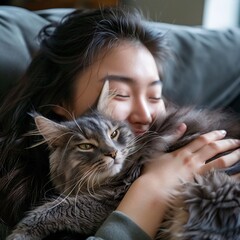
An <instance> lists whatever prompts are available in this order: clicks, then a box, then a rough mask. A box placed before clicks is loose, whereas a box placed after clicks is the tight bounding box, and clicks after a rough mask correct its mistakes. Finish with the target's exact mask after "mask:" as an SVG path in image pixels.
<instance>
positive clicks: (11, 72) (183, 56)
mask: <svg viewBox="0 0 240 240" xmlns="http://www.w3.org/2000/svg"><path fill="white" fill-rule="evenodd" d="M70 11H72V9H48V10H41V11H37V12H31V11H28V10H26V9H22V8H17V7H9V6H0V102H1V101H2V100H3V98H4V96H5V94H6V93H7V92H8V90H9V89H10V88H11V86H13V85H14V84H15V83H16V81H17V80H18V79H19V78H20V77H21V75H22V74H23V72H24V71H25V69H26V68H27V66H28V64H29V62H30V61H31V59H32V57H33V56H34V54H35V53H36V51H37V49H38V41H37V38H36V36H37V33H38V32H39V30H40V29H41V28H42V27H43V26H44V25H46V24H48V23H49V22H51V21H58V20H60V19H61V18H62V17H63V16H64V15H65V14H66V13H68V12H70ZM146 24H149V25H150V26H152V28H153V29H154V30H155V31H162V32H164V33H165V34H166V37H167V38H168V40H169V45H170V47H171V48H172V51H173V55H174V56H175V60H173V59H172V60H169V61H168V62H167V63H166V69H165V75H164V79H163V80H164V94H165V95H166V96H167V97H168V98H170V99H171V100H173V101H175V102H177V103H179V104H181V105H189V104H196V105H197V106H199V107H202V106H204V107H209V108H218V107H231V108H232V109H234V110H235V111H238V112H239V113H240V29H238V28H234V29H226V30H221V31H220V30H219V31H211V30H205V29H201V28H199V27H186V26H177V25H172V24H164V23H158V22H146ZM0 195H1V193H0ZM1 207H4V206H1ZM0 222H1V221H0ZM4 231H5V230H4V229H3V227H2V228H1V227H0V235H1V234H2V237H1V236H0V239H4V237H3V235H4ZM1 232H2V233H1Z"/></svg>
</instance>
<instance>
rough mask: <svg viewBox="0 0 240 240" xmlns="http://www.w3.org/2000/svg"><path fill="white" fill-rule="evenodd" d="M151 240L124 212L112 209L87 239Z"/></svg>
mask: <svg viewBox="0 0 240 240" xmlns="http://www.w3.org/2000/svg"><path fill="white" fill-rule="evenodd" d="M123 239H124V240H135V239H137V240H151V238H150V237H149V236H148V235H147V234H146V233H145V232H144V231H143V230H142V229H141V228H140V227H139V226H138V225H137V224H136V223H134V222H133V221H132V220H131V219H130V218H128V217H127V216H126V215H125V214H123V213H121V212H119V211H114V212H113V213H112V214H110V216H109V217H108V218H107V219H106V221H105V222H104V223H103V225H102V226H101V227H100V228H99V229H98V231H97V233H96V234H95V237H89V238H87V240H123Z"/></svg>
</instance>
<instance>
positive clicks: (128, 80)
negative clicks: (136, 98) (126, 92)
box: [103, 75, 162, 86]
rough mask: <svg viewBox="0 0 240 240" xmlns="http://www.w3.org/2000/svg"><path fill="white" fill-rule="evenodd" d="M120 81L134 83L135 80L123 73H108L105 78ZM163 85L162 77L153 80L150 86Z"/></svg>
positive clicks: (104, 79)
mask: <svg viewBox="0 0 240 240" xmlns="http://www.w3.org/2000/svg"><path fill="white" fill-rule="evenodd" d="M106 80H108V81H118V82H125V83H130V84H131V83H134V82H135V81H134V80H133V79H132V78H130V77H126V76H121V75H107V76H106V77H104V78H103V81H106ZM159 84H160V85H162V81H161V80H160V79H157V80H154V81H152V82H151V83H150V84H149V86H155V85H159Z"/></svg>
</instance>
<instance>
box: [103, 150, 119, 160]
mask: <svg viewBox="0 0 240 240" xmlns="http://www.w3.org/2000/svg"><path fill="white" fill-rule="evenodd" d="M104 155H105V156H107V157H111V158H113V159H115V158H116V156H117V151H111V152H108V153H105V154H104Z"/></svg>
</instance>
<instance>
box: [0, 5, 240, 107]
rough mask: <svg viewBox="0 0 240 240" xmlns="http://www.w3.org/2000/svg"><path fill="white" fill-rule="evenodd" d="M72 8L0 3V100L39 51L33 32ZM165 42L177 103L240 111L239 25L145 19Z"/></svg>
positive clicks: (168, 82) (168, 88)
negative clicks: (31, 8)
mask: <svg viewBox="0 0 240 240" xmlns="http://www.w3.org/2000/svg"><path fill="white" fill-rule="evenodd" d="M70 11H72V9H48V10H41V11H37V12H31V11H28V10H26V9H23V8H17V7H9V6H0V101H1V100H2V99H3V97H4V95H5V94H6V93H7V91H8V89H9V88H10V87H11V86H12V85H14V84H15V82H16V81H17V80H18V79H19V77H20V76H21V75H22V74H23V72H24V71H25V69H26V67H27V66H28V64H29V62H30V60H31V58H32V57H33V56H34V53H35V52H36V51H37V49H38V42H37V39H36V36H37V33H38V31H39V30H40V29H41V28H42V27H43V26H44V25H46V24H48V23H49V22H51V21H58V20H60V19H61V17H62V16H64V15H65V14H66V13H68V12H70ZM147 24H150V25H151V26H152V28H153V29H154V30H155V31H162V32H164V33H165V34H166V37H167V38H168V40H169V45H170V47H171V48H172V50H173V53H174V56H175V60H169V61H168V62H167V67H166V70H165V76H164V94H165V95H166V96H167V97H168V98H170V99H171V100H173V101H175V102H177V103H179V104H181V105H186V104H196V105H198V106H200V107H202V106H204V107H209V108H218V107H232V108H233V109H234V110H236V111H238V112H240V99H239V98H240V97H239V95H240V29H239V28H232V29H225V30H218V31H213V30H206V29H202V28H200V27H186V26H177V25H173V24H164V23H159V22H147Z"/></svg>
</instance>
